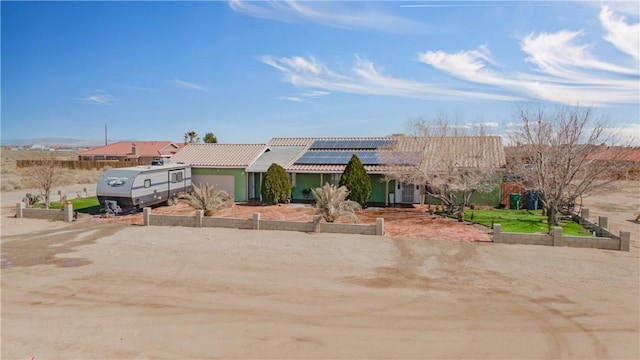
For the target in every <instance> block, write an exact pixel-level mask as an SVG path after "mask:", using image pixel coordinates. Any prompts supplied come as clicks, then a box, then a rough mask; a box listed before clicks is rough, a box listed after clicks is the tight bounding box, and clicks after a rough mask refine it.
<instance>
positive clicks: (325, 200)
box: [311, 183, 362, 223]
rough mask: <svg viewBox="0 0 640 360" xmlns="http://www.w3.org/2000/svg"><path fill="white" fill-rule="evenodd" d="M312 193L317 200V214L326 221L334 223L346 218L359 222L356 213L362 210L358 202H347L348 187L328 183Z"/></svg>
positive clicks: (312, 190)
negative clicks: (340, 218)
mask: <svg viewBox="0 0 640 360" xmlns="http://www.w3.org/2000/svg"><path fill="white" fill-rule="evenodd" d="M311 193H312V194H313V197H314V198H315V199H316V204H315V207H316V213H317V214H318V215H322V218H323V219H324V221H326V222H330V223H332V222H334V221H335V220H336V219H338V218H339V217H341V216H346V217H348V218H350V219H351V220H353V221H354V222H358V217H357V216H356V213H355V212H356V210H360V209H362V208H361V207H360V204H358V203H357V202H355V201H352V200H347V196H348V195H349V190H348V189H347V188H346V187H344V186H340V187H336V186H335V185H333V184H329V183H326V184H324V186H322V187H318V188H315V189H311Z"/></svg>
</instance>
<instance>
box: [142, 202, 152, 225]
mask: <svg viewBox="0 0 640 360" xmlns="http://www.w3.org/2000/svg"><path fill="white" fill-rule="evenodd" d="M142 216H143V218H144V226H149V225H151V208H150V207H146V208H144V209H142Z"/></svg>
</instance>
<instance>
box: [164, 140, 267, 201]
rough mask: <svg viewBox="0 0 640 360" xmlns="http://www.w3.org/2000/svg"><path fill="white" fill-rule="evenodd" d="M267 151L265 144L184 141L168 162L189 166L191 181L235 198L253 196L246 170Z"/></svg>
mask: <svg viewBox="0 0 640 360" xmlns="http://www.w3.org/2000/svg"><path fill="white" fill-rule="evenodd" d="M266 150H267V144H188V145H185V146H184V147H183V148H182V149H181V150H180V151H179V152H178V153H176V154H175V155H174V156H173V157H172V158H171V162H172V163H184V164H189V165H191V183H192V184H194V185H196V186H200V185H202V184H205V183H207V184H209V185H215V186H217V187H218V188H219V189H222V190H224V191H226V192H227V193H229V194H233V195H234V199H235V201H247V200H249V199H250V198H252V197H253V196H250V195H249V194H253V193H254V190H253V188H251V189H250V188H249V184H253V177H251V181H250V179H249V175H248V174H247V171H246V169H247V168H248V167H249V166H251V165H252V164H253V163H254V162H255V161H256V160H257V159H258V157H260V155H262V154H263V153H264V152H265V151H266Z"/></svg>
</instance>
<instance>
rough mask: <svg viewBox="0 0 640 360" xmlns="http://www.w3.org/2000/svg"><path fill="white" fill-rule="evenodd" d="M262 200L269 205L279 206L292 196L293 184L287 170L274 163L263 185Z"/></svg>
mask: <svg viewBox="0 0 640 360" xmlns="http://www.w3.org/2000/svg"><path fill="white" fill-rule="evenodd" d="M261 193H262V199H264V201H266V202H268V203H272V204H277V203H278V202H280V201H284V200H287V199H288V198H289V197H290V196H291V183H290V182H289V175H288V174H287V172H286V171H285V169H284V168H283V167H282V166H280V165H278V164H276V163H273V164H271V166H269V169H267V173H266V174H265V176H264V182H263V184H262V189H261Z"/></svg>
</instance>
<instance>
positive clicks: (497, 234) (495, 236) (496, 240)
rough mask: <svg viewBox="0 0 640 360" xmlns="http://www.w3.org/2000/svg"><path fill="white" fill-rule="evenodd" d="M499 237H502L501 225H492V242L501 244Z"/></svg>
mask: <svg viewBox="0 0 640 360" xmlns="http://www.w3.org/2000/svg"><path fill="white" fill-rule="evenodd" d="M501 235H502V225H500V224H493V242H494V243H500V242H502V239H500V236H501Z"/></svg>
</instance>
